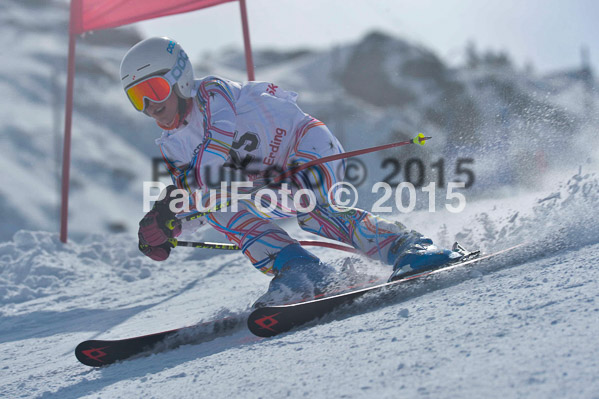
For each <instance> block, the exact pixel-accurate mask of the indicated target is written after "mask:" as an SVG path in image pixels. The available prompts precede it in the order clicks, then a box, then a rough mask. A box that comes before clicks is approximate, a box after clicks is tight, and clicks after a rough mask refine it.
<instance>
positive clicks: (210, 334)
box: [75, 316, 245, 367]
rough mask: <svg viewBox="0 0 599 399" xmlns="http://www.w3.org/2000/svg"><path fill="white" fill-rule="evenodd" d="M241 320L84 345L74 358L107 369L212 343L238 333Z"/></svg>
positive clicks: (87, 342) (233, 318)
mask: <svg viewBox="0 0 599 399" xmlns="http://www.w3.org/2000/svg"><path fill="white" fill-rule="evenodd" d="M244 320H245V316H235V317H227V318H224V319H221V320H215V321H210V322H206V323H200V324H196V325H193V326H188V327H182V328H177V329H174V330H169V331H162V332H158V333H155V334H149V335H142V336H138V337H131V338H125V339H117V340H95V339H94V340H89V341H83V342H81V343H80V344H79V345H77V347H76V348H75V356H76V357H77V360H79V361H80V362H81V363H83V364H85V365H87V366H91V367H102V366H107V365H109V364H113V363H115V362H118V361H122V360H126V359H131V358H133V357H138V356H143V355H144V354H150V353H156V352H161V351H164V350H168V349H174V348H176V347H178V346H181V345H185V344H199V343H202V342H208V341H212V340H213V339H216V338H218V337H222V336H225V335H229V334H231V333H233V332H234V331H236V330H238V329H240V328H241V327H242V326H243V321H244Z"/></svg>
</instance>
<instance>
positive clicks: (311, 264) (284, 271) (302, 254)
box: [252, 244, 338, 308]
mask: <svg viewBox="0 0 599 399" xmlns="http://www.w3.org/2000/svg"><path fill="white" fill-rule="evenodd" d="M273 272H274V274H275V276H274V277H273V279H272V280H271V281H270V284H269V286H268V291H267V292H266V293H265V294H263V295H262V296H261V297H260V298H258V300H257V301H256V302H254V304H253V305H252V307H253V308H260V307H264V306H269V305H275V304H277V305H282V304H288V303H293V302H301V301H304V300H308V299H313V298H315V297H317V296H321V295H324V294H325V293H326V291H327V288H329V286H330V285H331V284H332V283H333V282H334V281H335V280H336V277H337V275H338V273H337V271H336V269H335V268H334V267H332V266H329V265H326V264H324V263H322V262H321V261H320V259H318V258H317V257H316V256H314V255H312V254H310V253H309V252H308V251H306V250H305V249H303V248H302V247H301V246H300V245H299V244H291V245H288V246H286V247H285V248H283V249H282V250H281V252H279V254H278V255H277V258H276V259H275V261H274V265H273Z"/></svg>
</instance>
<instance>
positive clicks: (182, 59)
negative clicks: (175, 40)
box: [172, 50, 189, 80]
mask: <svg viewBox="0 0 599 399" xmlns="http://www.w3.org/2000/svg"><path fill="white" fill-rule="evenodd" d="M188 59H189V58H188V57H187V54H185V51H183V50H180V51H179V55H178V57H177V62H176V63H175V65H174V66H173V69H172V74H173V77H174V78H175V79H176V80H179V78H180V77H181V75H183V71H184V70H185V66H186V65H187V60H188Z"/></svg>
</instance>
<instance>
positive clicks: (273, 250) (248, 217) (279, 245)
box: [204, 195, 334, 306]
mask: <svg viewBox="0 0 599 399" xmlns="http://www.w3.org/2000/svg"><path fill="white" fill-rule="evenodd" d="M208 198H209V197H208V195H206V198H205V201H204V206H206V205H207V204H208ZM223 201H226V199H221V198H219V197H217V201H216V203H214V204H211V205H213V206H214V205H218V204H219V203H220V202H223ZM267 216H268V215H266V214H263V213H261V212H260V210H259V209H257V207H256V206H255V204H254V202H253V201H251V200H240V201H239V202H238V210H233V209H232V207H227V208H225V209H223V210H219V211H215V212H211V213H209V214H208V215H207V217H206V220H207V222H208V223H209V224H210V225H211V226H212V227H213V228H215V229H216V230H218V231H219V232H221V233H223V234H224V235H225V237H227V239H228V240H229V241H230V242H231V243H233V244H235V245H237V246H238V247H240V248H241V249H242V252H243V254H244V255H245V256H246V257H247V258H248V260H249V261H250V262H251V263H252V265H253V266H254V267H255V268H256V269H258V270H260V271H261V272H263V273H264V274H267V275H271V276H275V277H274V278H273V279H272V280H271V283H270V286H269V290H268V292H267V293H266V294H265V295H263V296H262V297H261V298H260V299H259V300H258V301H257V302H256V305H255V306H257V305H258V304H262V305H264V304H268V303H273V302H285V301H288V300H291V299H303V298H307V297H313V296H314V295H315V294H318V293H320V292H322V290H323V289H324V287H325V286H326V284H327V281H328V279H329V276H330V275H331V274H333V273H334V269H333V268H331V267H330V266H327V265H324V264H322V263H321V262H320V260H319V259H318V258H317V257H316V256H314V255H313V254H311V253H310V252H308V251H307V250H305V249H304V248H303V247H302V246H301V245H300V244H299V243H298V242H297V241H296V240H294V239H293V238H291V237H290V236H289V235H288V234H287V232H285V230H283V229H282V228H280V227H279V226H278V225H276V224H275V223H273V221H272V220H270V219H267V218H265V217H267Z"/></svg>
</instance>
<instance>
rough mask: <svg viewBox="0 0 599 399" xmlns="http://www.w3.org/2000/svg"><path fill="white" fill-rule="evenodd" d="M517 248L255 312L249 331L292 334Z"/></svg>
mask: <svg viewBox="0 0 599 399" xmlns="http://www.w3.org/2000/svg"><path fill="white" fill-rule="evenodd" d="M522 245H524V244H519V245H516V246H513V247H510V248H506V249H504V250H501V251H498V252H494V253H491V254H488V255H482V256H478V257H474V258H472V257H470V258H469V259H467V260H465V261H458V262H456V263H450V264H446V265H443V266H441V267H440V268H437V269H433V270H428V271H425V272H421V273H417V274H412V275H409V276H406V277H403V278H401V279H399V280H395V281H392V282H388V283H381V284H376V285H373V286H369V287H366V288H361V289H355V290H352V291H349V292H344V293H341V294H338V295H332V296H327V297H324V298H320V299H313V300H309V301H304V302H298V303H294V304H288V305H277V306H266V307H262V308H258V309H256V310H254V311H253V312H252V313H251V314H250V316H249V318H248V321H247V323H248V328H249V329H250V331H251V332H252V333H253V334H254V335H257V336H259V337H272V336H275V335H277V334H281V333H283V332H287V331H290V330H292V329H293V328H295V327H298V326H301V325H303V324H305V323H308V322H311V321H313V320H316V319H319V318H321V317H323V316H325V315H327V314H328V313H330V312H332V311H333V310H335V309H336V308H338V307H339V306H341V305H345V304H349V303H351V302H352V301H353V300H354V299H356V298H359V297H361V296H363V295H365V294H369V293H374V292H379V291H384V290H388V289H393V288H396V287H398V286H401V285H402V284H404V283H407V282H408V281H414V280H418V279H422V278H425V277H428V276H431V275H434V274H437V273H440V272H444V271H448V270H452V269H456V268H459V267H463V266H467V265H472V264H474V263H478V262H481V261H484V260H487V259H490V258H493V257H496V256H498V255H501V254H504V253H506V252H508V251H511V250H514V249H516V248H518V247H521V246H522Z"/></svg>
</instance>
